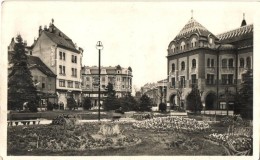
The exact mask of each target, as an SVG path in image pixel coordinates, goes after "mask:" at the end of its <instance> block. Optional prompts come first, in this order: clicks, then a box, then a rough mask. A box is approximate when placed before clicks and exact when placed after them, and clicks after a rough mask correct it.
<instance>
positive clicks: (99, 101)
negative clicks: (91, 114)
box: [98, 49, 101, 121]
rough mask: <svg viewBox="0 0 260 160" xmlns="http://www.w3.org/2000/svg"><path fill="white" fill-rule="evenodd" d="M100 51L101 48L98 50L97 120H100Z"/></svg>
mask: <svg viewBox="0 0 260 160" xmlns="http://www.w3.org/2000/svg"><path fill="white" fill-rule="evenodd" d="M100 52H101V49H99V50H98V120H99V121H100V59H101V58H100Z"/></svg>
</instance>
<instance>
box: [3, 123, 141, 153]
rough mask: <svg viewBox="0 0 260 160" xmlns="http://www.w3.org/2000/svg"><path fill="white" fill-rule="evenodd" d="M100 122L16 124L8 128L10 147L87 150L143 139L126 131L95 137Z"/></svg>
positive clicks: (24, 149)
mask: <svg viewBox="0 0 260 160" xmlns="http://www.w3.org/2000/svg"><path fill="white" fill-rule="evenodd" d="M96 126H98V124H96V125H93V124H91V125H89V124H85V125H75V127H73V128H69V129H68V128H65V127H63V126H60V125H40V126H28V127H21V126H18V127H12V128H9V129H8V140H7V142H8V144H7V145H8V150H13V151H16V150H21V151H32V150H47V151H54V152H57V151H66V150H86V149H90V150H92V149H104V148H122V147H126V146H132V145H136V144H138V143H140V142H141V140H140V139H139V138H137V137H135V136H134V135H129V136H124V135H122V134H120V135H119V133H118V135H116V136H114V137H111V136H100V137H96V136H93V134H94V133H95V131H97V127H96Z"/></svg>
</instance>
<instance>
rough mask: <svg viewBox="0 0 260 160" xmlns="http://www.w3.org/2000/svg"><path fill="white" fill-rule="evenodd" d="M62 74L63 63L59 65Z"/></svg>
mask: <svg viewBox="0 0 260 160" xmlns="http://www.w3.org/2000/svg"><path fill="white" fill-rule="evenodd" d="M59 69H60V74H62V65H59Z"/></svg>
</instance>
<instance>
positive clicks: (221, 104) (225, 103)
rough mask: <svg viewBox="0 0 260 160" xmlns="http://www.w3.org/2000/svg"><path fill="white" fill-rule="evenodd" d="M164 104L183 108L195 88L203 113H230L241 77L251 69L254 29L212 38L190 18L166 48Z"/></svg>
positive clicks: (239, 30)
mask: <svg viewBox="0 0 260 160" xmlns="http://www.w3.org/2000/svg"><path fill="white" fill-rule="evenodd" d="M167 60H168V64H167V71H168V81H169V83H168V88H167V101H168V103H169V104H170V105H173V104H177V105H179V106H181V107H183V108H186V97H187V95H188V94H189V92H190V91H191V89H192V86H197V87H198V89H199V91H200V93H199V94H201V100H202V102H203V105H204V109H206V110H209V109H225V110H227V109H232V108H233V106H234V96H235V94H236V93H237V91H238V89H239V87H240V84H241V82H242V81H243V74H244V73H245V72H246V70H247V69H253V65H252V62H253V25H247V24H246V21H245V19H243V21H242V24H241V26H240V27H238V28H236V29H234V30H231V31H227V32H225V33H222V34H219V35H214V34H213V33H212V32H210V31H209V30H207V29H206V28H205V27H204V26H202V25H201V24H200V23H199V22H197V21H196V20H195V19H194V18H193V17H192V18H191V19H190V20H189V21H188V23H187V24H186V25H185V26H184V28H183V29H182V30H181V31H180V33H179V34H178V35H177V36H176V37H175V38H174V39H173V40H172V41H171V42H170V44H169V46H168V56H167Z"/></svg>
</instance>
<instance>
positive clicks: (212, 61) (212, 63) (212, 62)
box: [211, 59, 214, 67]
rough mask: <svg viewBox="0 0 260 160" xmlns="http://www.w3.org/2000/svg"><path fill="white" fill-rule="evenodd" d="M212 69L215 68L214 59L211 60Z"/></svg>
mask: <svg viewBox="0 0 260 160" xmlns="http://www.w3.org/2000/svg"><path fill="white" fill-rule="evenodd" d="M211 67H214V59H211Z"/></svg>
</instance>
